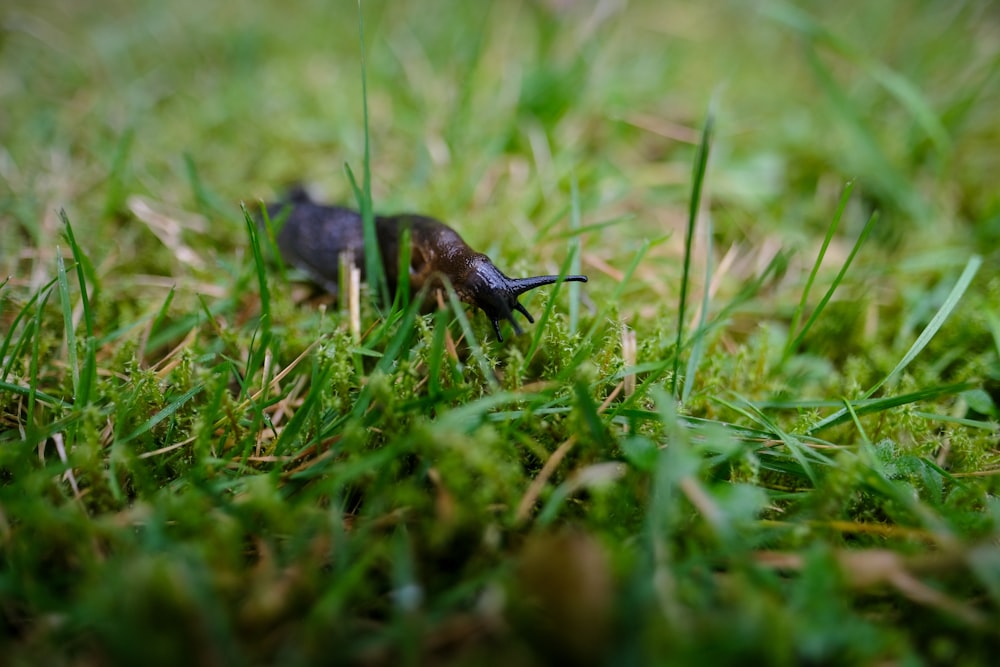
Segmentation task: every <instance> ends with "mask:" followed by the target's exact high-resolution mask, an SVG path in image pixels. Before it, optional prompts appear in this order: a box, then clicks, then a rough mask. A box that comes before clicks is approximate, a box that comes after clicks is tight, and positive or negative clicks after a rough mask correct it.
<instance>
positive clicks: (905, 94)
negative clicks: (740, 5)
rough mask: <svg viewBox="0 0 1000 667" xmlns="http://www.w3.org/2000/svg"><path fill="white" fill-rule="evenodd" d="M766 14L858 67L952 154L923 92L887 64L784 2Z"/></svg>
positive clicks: (945, 133) (939, 147) (944, 131)
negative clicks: (873, 57)
mask: <svg viewBox="0 0 1000 667" xmlns="http://www.w3.org/2000/svg"><path fill="white" fill-rule="evenodd" d="M763 12H764V14H765V15H766V16H768V17H770V18H772V19H774V20H777V21H779V22H780V23H783V24H785V25H786V26H788V27H790V28H792V29H793V30H796V31H798V32H800V33H802V34H804V35H806V36H808V37H809V38H811V39H812V40H813V41H814V42H818V43H820V44H823V45H825V46H828V47H830V48H831V49H832V50H833V51H834V52H835V53H836V54H838V55H840V56H843V57H844V58H846V59H848V60H849V61H851V62H853V63H854V64H856V65H858V66H859V67H860V68H861V69H862V71H864V72H865V73H866V74H867V75H868V76H869V77H871V78H872V80H874V81H875V82H877V83H878V84H879V85H881V86H882V87H883V88H885V90H886V91H888V92H889V94H890V95H892V96H893V97H895V98H896V101H897V102H899V103H900V104H901V105H902V106H903V108H905V109H906V110H907V111H909V113H910V115H911V116H912V117H913V118H914V120H916V121H917V124H918V125H920V127H921V128H922V129H923V131H924V133H925V134H926V135H927V136H928V138H930V140H931V141H932V142H933V143H934V147H935V148H936V149H937V151H938V152H939V153H940V154H941V155H947V154H948V153H949V151H950V150H951V139H950V138H949V136H948V130H947V129H946V128H945V126H944V124H943V123H942V122H941V119H940V118H938V115H937V113H935V111H934V108H933V105H932V104H931V103H930V102H929V101H928V100H927V98H926V97H925V96H924V94H923V93H922V92H921V89H920V87H918V86H916V85H914V84H913V83H911V82H910V81H909V80H908V79H906V78H905V77H904V76H902V75H901V74H899V73H898V72H896V71H894V70H892V69H891V68H889V67H888V66H887V65H885V64H883V63H880V62H878V61H875V60H873V59H871V58H870V57H868V56H867V55H866V54H865V52H864V51H863V50H861V49H859V48H857V47H856V46H854V45H853V44H851V43H850V42H848V41H847V40H845V39H843V38H842V37H840V36H839V35H836V34H834V33H833V32H831V31H830V30H828V29H827V28H826V27H825V26H823V25H822V24H821V23H819V22H818V21H817V20H816V19H814V18H813V17H811V16H809V15H808V14H807V13H806V12H804V11H802V10H801V9H798V8H797V7H794V6H792V5H788V4H784V3H772V4H768V5H766V6H765V7H764V9H763Z"/></svg>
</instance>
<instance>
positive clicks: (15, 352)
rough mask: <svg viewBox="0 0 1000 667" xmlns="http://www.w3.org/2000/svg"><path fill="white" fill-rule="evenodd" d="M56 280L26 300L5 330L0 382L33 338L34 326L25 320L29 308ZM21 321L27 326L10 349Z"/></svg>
mask: <svg viewBox="0 0 1000 667" xmlns="http://www.w3.org/2000/svg"><path fill="white" fill-rule="evenodd" d="M58 280H59V279H58V278H53V279H52V280H50V281H49V282H48V283H46V284H45V285H42V287H41V289H39V290H38V291H37V292H35V293H34V294H33V295H32V296H31V298H30V299H28V302H27V303H25V304H24V305H23V306H22V307H21V309H20V310H19V311H18V313H17V315H16V316H15V317H14V319H13V321H12V322H11V324H10V328H8V329H7V334H6V335H5V336H4V339H3V345H0V359H6V360H7V363H6V364H4V367H3V374H0V380H6V379H7V377H8V376H9V375H10V371H11V368H12V367H13V365H14V362H15V360H17V359H19V358H20V357H21V350H23V349H24V346H25V345H27V343H28V341H31V340H33V338H34V337H33V335H32V334H33V333H34V331H35V328H34V324H33V323H32V320H30V319H26V318H29V316H30V314H31V307H32V306H33V305H34V304H35V303H36V302H37V301H39V299H40V297H41V296H42V295H43V294H47V293H48V292H49V290H51V289H52V287H53V286H54V285H55V284H56V283H57V282H58ZM39 307H41V306H39ZM21 320H26V322H27V324H26V325H25V327H24V329H23V330H22V331H21V335H20V336H18V338H17V342H16V343H14V346H13V347H11V346H10V344H11V341H12V340H13V339H14V334H15V333H16V332H17V330H18V324H20V322H21ZM8 350H9V351H10V355H9V356H8V354H7V352H8Z"/></svg>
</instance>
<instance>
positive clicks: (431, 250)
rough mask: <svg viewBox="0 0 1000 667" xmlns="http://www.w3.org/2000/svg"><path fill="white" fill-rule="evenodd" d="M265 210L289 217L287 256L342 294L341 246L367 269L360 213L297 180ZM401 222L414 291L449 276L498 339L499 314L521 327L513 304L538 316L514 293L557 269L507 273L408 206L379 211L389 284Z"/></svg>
mask: <svg viewBox="0 0 1000 667" xmlns="http://www.w3.org/2000/svg"><path fill="white" fill-rule="evenodd" d="M267 213H268V216H269V217H271V218H274V219H280V218H281V217H284V218H285V223H284V226H283V227H282V228H281V231H280V232H279V233H278V238H277V240H278V249H279V251H280V252H281V257H282V259H283V260H284V261H285V262H286V263H288V264H291V265H292V266H294V267H296V268H298V269H301V270H302V271H304V272H305V273H306V275H308V276H309V278H310V279H311V280H312V281H313V282H315V283H317V284H318V285H319V286H320V287H322V288H323V289H325V290H326V291H327V292H329V293H331V294H334V295H336V294H337V291H338V285H337V279H338V276H339V263H340V255H341V253H344V252H346V253H349V254H350V255H351V259H352V260H353V262H354V264H355V265H356V266H358V267H361V270H362V272H363V271H364V264H365V262H364V234H363V232H362V221H361V215H360V214H359V213H357V212H356V211H353V210H351V209H349V208H344V207H341V206H327V205H324V204H318V203H316V202H315V201H313V200H312V198H311V197H310V196H309V194H308V193H307V192H305V191H304V190H302V189H301V188H296V189H294V190H292V191H291V192H290V193H289V195H288V196H287V197H286V199H285V201H282V202H278V203H275V204H268V205H267ZM404 229H408V230H409V231H410V290H411V292H412V293H414V294H416V293H417V292H418V291H419V290H420V289H421V288H422V287H423V286H424V285H425V284H427V283H428V281H431V282H430V284H431V285H432V286H435V284H436V285H437V286H440V285H441V284H442V283H441V279H440V276H445V277H447V278H448V280H449V281H450V282H451V284H452V285H453V286H454V287H455V292H456V293H457V294H458V296H459V298H460V299H461V300H462V301H464V302H465V303H469V304H472V305H474V306H477V307H478V308H479V309H480V310H482V311H483V312H484V313H486V316H487V317H488V318H490V321H491V322H492V323H493V330H494V331H495V332H496V334H497V339H498V340H499V341H501V342H503V335H502V334H501V333H500V322H501V320H509V321H510V323H511V326H513V328H514V332H515V333H516V334H520V333H522V331H521V327H520V325H518V323H517V321H516V320H515V319H514V311H515V310H516V311H518V312H519V313H521V314H522V315H524V317H525V318H526V319H527V320H528V322H531V323H534V322H535V320H534V318H533V317H531V314H530V313H529V312H528V311H527V309H526V308H525V307H524V306H523V305H521V303H520V302H519V301H518V300H517V297H518V296H520V295H521V294H524V293H525V292H527V291H528V290H532V289H535V288H536V287H541V286H542V285H551V284H552V283H555V282H557V281H558V280H559V276H551V275H550V276H534V277H531V278H510V277H508V276H507V275H506V274H504V273H503V271H501V270H500V269H498V268H497V267H496V266H495V265H494V264H493V262H492V261H490V258H489V257H487V256H486V255H484V254H483V253H481V252H476V251H475V250H473V249H472V248H470V247H469V246H468V245H467V244H466V243H465V241H463V240H462V237H461V236H459V235H458V232H456V231H455V230H454V229H452V228H451V227H449V226H448V225H446V224H444V223H443V222H441V221H439V220H435V219H434V218H430V217H427V216H424V215H415V214H409V213H406V214H402V215H391V216H376V217H375V233H376V237H377V239H378V247H379V253H380V254H381V257H382V265H383V266H384V267H385V273H386V279H387V280H388V283H389V289H390V291H392V290H395V288H396V285H397V284H398V283H397V278H398V270H399V243H400V240H401V238H402V233H403V230H404ZM563 280H566V281H573V282H581V283H585V282H587V276H580V275H570V276H565V277H564V278H563Z"/></svg>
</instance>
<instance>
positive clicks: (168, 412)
mask: <svg viewBox="0 0 1000 667" xmlns="http://www.w3.org/2000/svg"><path fill="white" fill-rule="evenodd" d="M204 389H205V385H203V384H199V385H197V386H194V387H192V388H191V389H188V390H187V391H185V392H184V393H183V394H181V395H180V396H178V397H177V398H175V399H174V400H172V401H171V402H170V403H169V404H167V406H166V407H165V408H163V409H162V410H160V411H159V412H157V413H156V414H155V415H153V416H152V417H150V418H149V419H147V420H146V421H144V422H143V423H142V424H140V425H139V426H138V427H137V428H136V429H135V430H134V431H132V432H131V433H129V434H128V435H127V436H125V437H124V438H121V439H120V440H118V442H117V443H116V444H119V445H123V444H125V443H127V442H131V441H132V440H135V439H136V438H138V437H139V436H140V435H142V434H144V433H148V432H149V431H151V430H152V429H153V427H155V426H156V425H157V424H159V423H160V422H162V421H163V420H164V419H168V418H169V417H172V416H173V415H174V414H176V413H177V411H178V410H180V409H181V408H182V407H184V404H185V403H187V402H188V401H190V400H191V399H192V398H194V397H195V396H197V395H198V394H199V393H201V392H202V391H203V390H204Z"/></svg>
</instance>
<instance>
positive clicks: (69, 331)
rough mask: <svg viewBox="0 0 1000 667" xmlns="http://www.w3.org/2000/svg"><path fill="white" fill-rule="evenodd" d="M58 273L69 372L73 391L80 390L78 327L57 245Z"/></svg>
mask: <svg viewBox="0 0 1000 667" xmlns="http://www.w3.org/2000/svg"><path fill="white" fill-rule="evenodd" d="M56 275H58V277H59V302H60V304H61V305H62V315H63V327H64V329H65V332H66V339H65V340H66V355H67V356H68V357H69V359H68V363H69V373H70V378H71V379H72V381H73V393H74V394H76V393H78V392H79V391H80V364H79V361H78V360H77V353H76V327H75V326H74V325H73V304H72V302H71V301H70V296H69V281H68V280H67V278H66V263H65V262H64V261H63V256H62V251H61V250H60V249H59V246H56Z"/></svg>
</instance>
